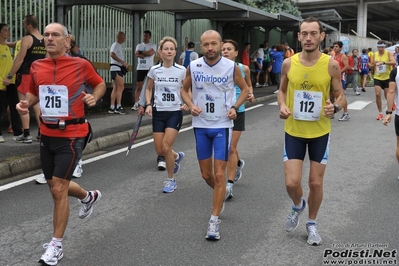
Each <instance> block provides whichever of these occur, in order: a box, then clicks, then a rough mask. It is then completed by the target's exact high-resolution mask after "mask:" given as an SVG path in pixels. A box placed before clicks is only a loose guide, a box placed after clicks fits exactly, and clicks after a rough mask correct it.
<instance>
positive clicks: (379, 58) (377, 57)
mask: <svg viewBox="0 0 399 266" xmlns="http://www.w3.org/2000/svg"><path fill="white" fill-rule="evenodd" d="M374 61H379V62H389V52H388V51H387V50H385V51H384V54H383V55H380V54H379V53H378V52H375V53H374ZM385 67H386V71H384V72H383V73H377V72H378V71H377V68H378V67H377V66H375V67H374V78H375V79H378V80H388V79H389V73H391V70H392V66H390V65H389V66H388V65H385Z"/></svg>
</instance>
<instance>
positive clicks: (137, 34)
mask: <svg viewBox="0 0 399 266" xmlns="http://www.w3.org/2000/svg"><path fill="white" fill-rule="evenodd" d="M132 31H133V34H132V36H133V42H132V44H133V53H132V67H133V69H132V72H133V80H132V83H133V84H132V88H133V89H132V103H134V102H135V101H134V92H135V91H136V83H137V75H136V69H137V64H138V62H137V58H136V57H135V56H134V51H135V50H136V46H137V44H139V43H140V42H141V39H142V38H143V33H142V30H141V23H140V13H139V12H133V27H132ZM137 100H138V99H137Z"/></svg>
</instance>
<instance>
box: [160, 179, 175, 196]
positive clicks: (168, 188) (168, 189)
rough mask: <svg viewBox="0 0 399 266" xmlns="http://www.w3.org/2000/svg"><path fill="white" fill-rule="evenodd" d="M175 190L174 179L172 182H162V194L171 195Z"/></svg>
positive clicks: (168, 180)
mask: <svg viewBox="0 0 399 266" xmlns="http://www.w3.org/2000/svg"><path fill="white" fill-rule="evenodd" d="M176 188H177V184H176V180H175V179H173V180H170V179H167V180H166V181H165V182H164V187H163V190H162V192H163V193H172V192H173V191H175V189H176Z"/></svg>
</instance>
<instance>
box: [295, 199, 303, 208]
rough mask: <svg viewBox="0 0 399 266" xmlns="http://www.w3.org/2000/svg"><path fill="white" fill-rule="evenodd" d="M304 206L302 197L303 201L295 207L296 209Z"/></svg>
mask: <svg viewBox="0 0 399 266" xmlns="http://www.w3.org/2000/svg"><path fill="white" fill-rule="evenodd" d="M302 206H303V200H302V199H301V203H300V204H298V205H295V208H296V209H302Z"/></svg>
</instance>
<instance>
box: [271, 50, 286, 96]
mask: <svg viewBox="0 0 399 266" xmlns="http://www.w3.org/2000/svg"><path fill="white" fill-rule="evenodd" d="M283 61H284V44H278V45H276V52H274V53H273V55H272V62H273V63H272V72H273V74H274V77H275V79H276V83H277V90H275V91H274V93H278V91H279V89H280V81H281V67H282V66H283Z"/></svg>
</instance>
